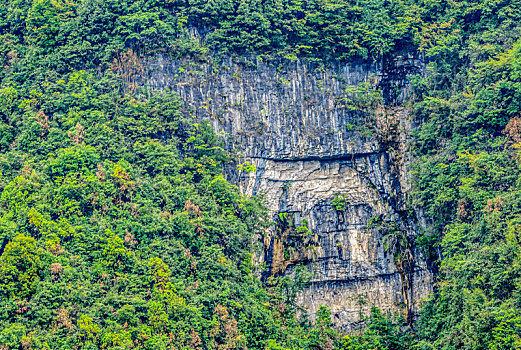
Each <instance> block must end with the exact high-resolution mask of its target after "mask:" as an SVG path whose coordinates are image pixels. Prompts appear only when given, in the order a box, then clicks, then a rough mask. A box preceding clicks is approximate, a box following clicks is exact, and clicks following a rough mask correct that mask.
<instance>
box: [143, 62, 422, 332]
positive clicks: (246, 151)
mask: <svg viewBox="0 0 521 350" xmlns="http://www.w3.org/2000/svg"><path fill="white" fill-rule="evenodd" d="M418 69H419V61H418V60H416V59H415V58H414V57H413V56H411V55H407V54H406V55H404V56H399V57H396V56H395V57H393V58H386V59H383V60H382V61H381V62H366V61H359V62H353V63H351V64H345V65H332V66H330V67H329V68H327V69H325V68H323V67H320V66H314V65H312V64H305V63H302V62H301V61H287V62H281V63H275V64H274V63H263V62H261V61H259V60H258V59H253V60H251V61H248V60H243V61H242V62H237V61H236V60H232V59H226V60H223V61H222V62H220V63H219V64H217V63H196V62H191V61H176V60H169V59H164V58H157V59H155V60H153V61H150V62H148V63H147V70H148V78H147V79H148V84H149V85H150V86H151V87H152V88H170V89H173V90H175V91H177V92H178V93H179V95H180V96H181V98H182V100H184V102H185V112H186V114H187V115H191V116H193V117H194V118H198V119H209V120H210V121H211V123H212V125H213V126H214V128H215V130H216V132H218V133H222V135H223V138H224V140H225V143H226V146H227V147H228V148H229V149H230V150H232V149H234V150H236V151H238V152H239V155H240V158H241V162H244V161H248V162H250V163H253V164H255V166H256V171H255V172H252V173H245V172H240V171H236V170H235V171H234V170H233V169H232V170H231V171H230V172H229V177H230V180H232V181H233V182H235V183H236V184H238V185H239V186H240V188H241V190H242V191H243V192H244V193H247V194H249V195H258V194H263V195H264V196H265V199H266V204H267V206H268V208H269V209H270V212H271V214H272V215H273V219H274V221H275V222H276V223H277V224H276V225H275V226H274V228H273V229H272V230H270V232H268V233H267V234H266V237H264V253H263V255H262V256H261V257H260V260H261V261H265V262H266V263H267V265H268V267H269V270H268V271H266V275H265V277H267V276H270V275H281V274H291V273H293V272H294V270H295V266H296V265H297V264H303V265H304V266H305V267H306V268H307V269H308V270H309V271H311V272H312V276H313V277H312V283H311V285H310V287H309V288H307V289H305V290H304V291H303V292H302V293H301V294H300V295H299V299H298V300H299V303H300V304H301V305H303V306H305V307H306V308H307V309H308V312H309V314H310V315H311V317H313V316H312V315H314V313H315V311H316V310H317V309H318V307H319V305H327V306H328V307H329V308H330V309H331V311H332V315H333V322H334V323H335V325H336V326H337V327H338V328H339V329H341V330H345V331H349V330H353V329H355V328H356V327H357V326H358V325H359V322H360V317H361V315H364V314H367V313H368V310H369V309H370V307H371V306H373V305H374V306H377V307H379V308H381V309H382V310H390V311H405V312H406V313H407V312H408V313H409V316H411V315H412V314H413V313H414V312H415V310H416V308H417V305H418V303H419V302H420V300H421V299H422V298H424V297H426V296H428V295H429V294H430V293H431V290H432V275H431V273H430V272H429V270H428V269H427V266H426V262H425V261H424V259H423V258H422V256H421V254H420V252H419V251H418V250H417V249H416V248H415V247H414V246H411V247H410V251H411V252H412V255H413V260H412V262H411V263H410V264H409V265H407V266H408V268H407V269H405V268H404V267H403V266H405V265H404V264H401V265H400V264H398V263H397V261H396V259H395V258H394V256H393V252H392V251H391V250H386V249H385V247H384V243H383V234H385V232H384V231H382V230H380V229H378V227H373V226H371V225H370V224H369V223H370V222H372V221H374V218H382V219H383V221H384V222H390V221H392V222H395V223H396V225H395V226H396V227H397V228H398V229H399V230H400V232H403V233H404V235H405V237H407V238H408V239H409V238H411V237H414V236H415V235H416V232H417V230H418V228H417V225H416V223H415V222H416V221H417V220H416V219H415V218H414V217H411V215H406V210H405V209H406V196H407V191H408V172H407V163H408V160H407V146H406V144H407V140H408V131H409V130H410V128H409V118H408V112H407V109H406V108H404V107H402V106H401V104H402V102H403V101H404V100H405V99H406V98H407V86H406V79H407V75H408V74H410V73H414V72H415V70H418ZM364 84H365V85H364ZM376 85H378V86H379V87H380V88H381V90H382V91H383V98H384V101H385V103H383V104H377V105H376V106H375V104H374V103H373V102H374V101H372V100H371V99H372V98H374V96H372V95H371V93H370V90H369V89H367V88H365V89H364V88H362V89H358V90H356V89H355V90H356V92H353V91H354V90H353V88H352V87H353V86H358V87H360V86H362V87H364V86H365V87H369V86H376ZM349 87H351V88H349ZM411 242H412V240H411ZM402 265H403V266H402ZM407 276H410V277H407Z"/></svg>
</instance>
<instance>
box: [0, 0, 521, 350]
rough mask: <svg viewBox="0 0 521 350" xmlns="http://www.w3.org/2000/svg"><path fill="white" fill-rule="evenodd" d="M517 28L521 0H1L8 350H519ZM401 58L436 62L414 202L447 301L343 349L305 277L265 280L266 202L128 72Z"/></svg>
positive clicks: (1, 279)
mask: <svg viewBox="0 0 521 350" xmlns="http://www.w3.org/2000/svg"><path fill="white" fill-rule="evenodd" d="M519 23H521V3H520V2H519V1H516V0H510V1H507V0H505V1H461V2H454V1H427V0H399V1H386V0H358V1H346V0H331V1H324V0H309V1H292V0H270V1H238V0H218V1H195V0H188V1H181V0H164V1H159V0H158V1H156V0H150V1H146V0H135V1H114V0H104V1H101V0H33V1H5V0H4V1H2V2H1V3H0V64H1V66H2V69H1V70H0V80H1V82H0V193H1V195H0V348H7V349H17V348H20V349H21V348H25V349H30V348H34V349H45V348H51V349H71V348H86V349H89V348H90V349H97V348H103V349H128V348H145V349H167V348H175V349H237V348H240V349H242V348H246V347H247V348H250V349H273V350H275V349H277V350H284V349H334V348H338V349H345V350H348V349H357V350H363V349H367V350H369V349H389V350H392V349H413V348H414V349H492V350H495V349H502V350H503V349H520V348H521V337H520V334H521V317H520V316H519V315H521V154H520V152H521V151H520V149H521V117H520V115H521V41H519V40H518V38H519V37H520V33H521V28H520V25H519ZM194 28H198V30H199V31H200V32H201V33H203V34H204V35H203V36H202V37H198V36H193V35H192V34H191V33H192V30H193V29H194ZM404 47H408V48H409V49H410V48H416V49H418V50H419V51H420V52H421V53H422V55H423V57H424V58H425V60H426V62H428V64H427V74H424V75H422V76H417V77H413V78H412V79H411V80H412V83H413V87H414V96H413V101H411V102H412V105H413V109H414V116H415V118H416V120H417V121H418V124H419V127H418V129H417V131H416V134H415V136H416V137H415V143H414V145H413V149H414V152H415V156H416V161H415V163H414V164H415V165H414V175H415V177H414V181H415V182H414V187H415V203H414V205H415V206H416V207H418V208H421V209H423V210H424V211H425V212H426V214H427V215H428V217H430V218H431V219H432V222H431V223H430V225H429V228H428V230H427V231H426V232H425V233H424V234H423V235H422V236H421V237H419V238H418V241H417V242H416V243H417V245H419V246H420V247H422V248H423V249H424V250H425V252H426V254H427V255H428V256H429V257H430V258H431V260H432V261H433V264H434V266H435V268H436V269H437V270H438V272H439V276H438V278H439V280H438V283H437V290H436V293H435V295H434V296H433V298H432V300H430V301H428V302H427V303H426V305H425V308H424V311H423V313H422V315H421V318H420V320H419V322H418V323H417V324H416V325H415V329H414V330H411V329H408V328H405V327H403V320H401V319H397V318H394V317H391V316H385V315H382V314H381V313H380V312H379V311H378V310H373V313H372V314H371V315H370V316H368V319H367V322H366V324H367V328H366V329H365V330H364V331H361V333H360V334H353V335H350V336H342V335H339V334H337V333H336V332H335V331H334V330H333V329H332V328H331V323H330V322H331V321H330V315H329V313H328V310H327V309H326V308H321V310H320V311H319V313H318V315H317V316H318V321H317V322H316V325H314V326H313V327H311V326H310V325H308V324H307V323H305V322H301V321H299V319H298V318H297V317H296V311H297V310H296V309H295V306H294V304H293V297H294V293H295V291H296V290H297V289H298V288H299V287H300V286H301V285H302V284H303V283H305V281H304V280H299V279H297V280H290V279H288V278H282V279H280V280H278V281H272V282H273V283H272V284H270V285H269V286H263V285H261V283H260V282H259V280H258V279H257V277H255V274H254V271H253V270H254V269H255V267H254V266H252V264H251V260H252V259H251V255H250V254H251V253H252V252H254V251H255V244H254V241H253V236H254V234H255V233H257V232H259V231H260V230H261V229H262V228H263V227H264V226H265V225H267V224H269V223H268V222H267V218H266V212H265V209H264V208H263V206H262V205H261V202H260V200H259V199H255V198H245V197H244V196H242V195H241V194H240V193H239V192H238V190H237V188H236V187H234V186H232V185H231V184H229V183H228V182H227V181H226V180H225V179H224V178H223V176H222V175H221V169H222V166H223V164H224V163H225V162H226V161H227V160H228V159H229V155H228V154H226V153H225V152H224V151H223V150H222V149H221V148H220V146H219V142H218V141H217V138H216V136H215V135H214V133H213V131H212V130H211V128H210V127H209V126H208V125H207V124H206V123H195V122H194V121H193V120H191V119H189V118H186V117H185V116H184V115H183V113H182V104H181V102H180V101H179V99H178V97H177V96H176V95H175V94H173V93H171V92H169V91H150V90H145V89H142V87H139V84H138V80H134V78H132V76H139V74H140V73H141V72H142V69H143V68H142V67H141V66H140V64H139V60H137V59H136V58H137V57H138V56H140V57H142V56H147V55H148V56H151V55H155V54H158V53H162V54H166V55H171V56H175V57H180V56H190V57H192V58H193V59H200V60H203V59H206V58H207V57H208V55H210V54H211V53H212V54H214V55H218V54H238V55H242V54H246V55H251V54H259V55H262V56H263V57H272V56H282V57H285V58H286V59H296V58H297V57H302V58H305V59H308V60H320V61H327V60H330V59H336V60H344V61H345V60H349V59H354V58H360V57H361V58H368V57H370V58H374V59H377V58H378V57H379V56H380V55H386V54H390V55H392V54H393V52H395V51H396V50H399V49H401V48H404ZM242 166H243V167H244V169H245V170H247V171H249V170H251V171H255V170H254V169H253V168H251V165H249V164H243V165H242ZM335 200H336V201H335V207H337V209H339V210H340V209H341V208H342V207H344V206H345V203H344V202H345V199H343V198H341V197H338V198H336V199H335Z"/></svg>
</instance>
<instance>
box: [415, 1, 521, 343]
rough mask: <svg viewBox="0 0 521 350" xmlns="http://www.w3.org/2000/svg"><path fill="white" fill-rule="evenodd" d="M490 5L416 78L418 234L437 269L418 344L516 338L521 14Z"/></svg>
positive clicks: (519, 337) (520, 277) (520, 286)
mask: <svg viewBox="0 0 521 350" xmlns="http://www.w3.org/2000/svg"><path fill="white" fill-rule="evenodd" d="M498 4H499V3H498ZM484 6H486V5H485V4H484V5H483V7H484ZM483 10H484V8H483V9H482V11H483ZM490 11H491V12H489V14H488V17H487V16H485V12H484V11H483V12H481V13H480V14H481V17H478V18H471V19H469V20H468V21H467V23H468V26H469V27H468V28H466V27H461V29H459V31H456V32H453V33H452V34H451V35H452V36H453V37H454V38H455V39H457V40H458V42H457V43H454V44H453V45H451V46H447V47H445V48H444V49H443V50H440V51H436V52H434V53H433V54H432V56H431V59H432V62H431V63H430V64H429V65H428V69H429V71H430V74H428V75H426V76H425V77H423V78H419V79H418V80H417V81H416V82H415V83H416V88H417V89H418V90H417V93H418V94H419V97H418V102H417V103H416V104H415V115H416V117H417V118H418V121H419V122H420V123H421V126H420V127H419V128H418V130H417V132H416V144H415V147H414V148H415V150H416V152H417V156H418V158H417V159H416V162H415V187H416V203H415V204H416V205H417V206H418V207H421V208H423V209H424V210H425V212H426V213H427V214H428V216H429V217H430V218H431V219H432V222H431V225H430V227H429V230H428V231H427V232H425V234H424V235H423V236H422V237H420V239H419V242H418V243H420V244H421V245H422V246H423V247H424V248H425V249H426V251H427V253H428V254H429V255H430V256H431V258H432V259H433V260H434V261H435V263H436V266H437V267H438V269H439V276H438V279H439V282H438V284H437V292H436V294H435V296H434V298H433V299H432V300H431V301H430V302H429V303H427V305H426V307H425V309H424V312H423V315H422V318H421V321H420V322H419V324H418V325H417V327H418V330H419V335H420V338H421V343H420V345H419V346H420V348H421V349H519V348H521V318H520V316H519V315H521V153H520V146H521V143H520V142H521V119H520V117H519V116H520V114H521V41H519V39H518V38H519V23H521V22H519V14H518V12H519V5H518V4H517V3H514V2H513V3H505V4H502V6H501V7H498V8H496V9H495V11H494V12H492V9H490ZM496 16H497V17H496ZM496 18H497V19H496ZM515 19H517V21H515ZM475 28H477V29H479V31H476V29H475ZM467 33H472V35H469V34H467ZM451 35H449V37H450V36H451ZM462 39H464V40H462Z"/></svg>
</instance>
